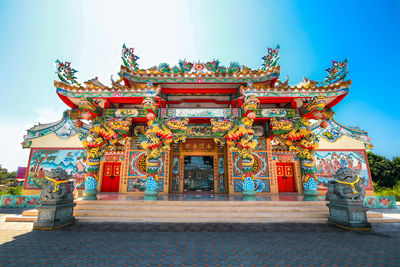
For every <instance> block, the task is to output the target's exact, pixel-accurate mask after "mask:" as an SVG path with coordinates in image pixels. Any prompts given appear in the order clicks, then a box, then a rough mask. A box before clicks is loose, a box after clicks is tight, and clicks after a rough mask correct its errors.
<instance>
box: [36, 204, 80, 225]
mask: <svg viewBox="0 0 400 267" xmlns="http://www.w3.org/2000/svg"><path fill="white" fill-rule="evenodd" d="M75 205H76V204H75V203H74V202H73V199H72V200H71V199H65V200H56V201H42V202H41V205H40V206H39V207H38V208H37V210H38V212H39V213H38V218H37V221H36V222H35V223H34V224H33V229H34V230H54V229H57V228H61V227H64V226H67V225H70V224H73V223H75V217H74V216H72V214H73V212H74V207H75Z"/></svg>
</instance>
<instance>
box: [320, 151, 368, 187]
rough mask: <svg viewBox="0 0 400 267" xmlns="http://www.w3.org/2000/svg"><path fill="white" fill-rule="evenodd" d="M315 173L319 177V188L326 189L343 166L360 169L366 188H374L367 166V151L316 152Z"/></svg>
mask: <svg viewBox="0 0 400 267" xmlns="http://www.w3.org/2000/svg"><path fill="white" fill-rule="evenodd" d="M315 161H316V164H315V173H316V175H317V177H318V188H319V189H326V187H327V184H328V182H329V181H330V180H332V179H333V174H334V173H335V172H336V171H337V170H338V169H339V168H342V167H347V168H350V169H355V170H357V171H359V172H360V173H359V176H360V178H361V179H362V181H363V184H364V187H365V189H366V190H372V180H371V176H370V174H369V170H368V167H367V157H366V154H365V151H361V150H360V151H341V150H337V151H317V152H315Z"/></svg>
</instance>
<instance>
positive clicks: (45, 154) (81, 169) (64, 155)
mask: <svg viewBox="0 0 400 267" xmlns="http://www.w3.org/2000/svg"><path fill="white" fill-rule="evenodd" d="M59 167H60V168H63V169H64V170H65V171H66V172H67V173H68V174H70V175H72V178H73V179H74V180H75V182H76V185H77V188H78V189H83V188H84V187H85V185H84V183H85V176H86V174H87V172H86V152H85V150H83V149H44V148H34V149H32V150H31V158H30V162H29V166H28V176H27V178H26V181H25V189H41V188H42V186H43V183H44V181H45V180H46V179H45V177H46V176H48V175H49V173H50V171H51V170H52V169H56V168H59Z"/></svg>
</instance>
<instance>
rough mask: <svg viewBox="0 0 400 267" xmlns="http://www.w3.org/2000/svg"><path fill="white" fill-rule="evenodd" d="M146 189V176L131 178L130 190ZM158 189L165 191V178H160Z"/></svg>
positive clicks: (129, 180)
mask: <svg viewBox="0 0 400 267" xmlns="http://www.w3.org/2000/svg"><path fill="white" fill-rule="evenodd" d="M145 190H146V178H144V177H143V178H129V179H128V187H127V191H128V192H144V191H145ZM158 191H159V192H164V178H159V179H158Z"/></svg>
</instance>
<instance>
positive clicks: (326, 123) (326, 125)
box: [319, 121, 329, 129]
mask: <svg viewBox="0 0 400 267" xmlns="http://www.w3.org/2000/svg"><path fill="white" fill-rule="evenodd" d="M328 125H329V123H328V122H327V121H322V122H321V123H320V125H319V126H320V127H321V128H324V129H325V128H326V127H328Z"/></svg>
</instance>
